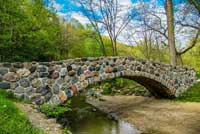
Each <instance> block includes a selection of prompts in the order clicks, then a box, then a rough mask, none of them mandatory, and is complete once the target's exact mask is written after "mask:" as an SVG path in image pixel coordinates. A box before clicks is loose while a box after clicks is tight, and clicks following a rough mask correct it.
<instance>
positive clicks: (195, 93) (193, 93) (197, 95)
mask: <svg viewBox="0 0 200 134" xmlns="http://www.w3.org/2000/svg"><path fill="white" fill-rule="evenodd" d="M175 100H177V101H182V102H200V82H199V83H197V84H195V85H194V86H193V87H191V88H190V89H188V91H187V92H185V93H184V94H183V95H182V96H180V97H179V98H176V99H175Z"/></svg>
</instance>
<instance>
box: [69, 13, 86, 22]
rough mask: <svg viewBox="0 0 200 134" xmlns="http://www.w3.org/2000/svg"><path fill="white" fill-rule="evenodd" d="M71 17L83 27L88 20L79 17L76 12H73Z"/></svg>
mask: <svg viewBox="0 0 200 134" xmlns="http://www.w3.org/2000/svg"><path fill="white" fill-rule="evenodd" d="M71 17H72V18H75V19H77V20H78V21H79V22H80V23H82V24H83V25H85V24H88V23H89V20H88V19H87V18H86V17H84V16H83V15H81V14H79V13H77V12H73V13H72V15H71Z"/></svg>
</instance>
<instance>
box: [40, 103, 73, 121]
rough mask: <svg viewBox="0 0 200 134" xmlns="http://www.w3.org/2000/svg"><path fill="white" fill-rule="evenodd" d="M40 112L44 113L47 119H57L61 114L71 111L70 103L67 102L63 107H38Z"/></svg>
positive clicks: (44, 105) (47, 105)
mask: <svg viewBox="0 0 200 134" xmlns="http://www.w3.org/2000/svg"><path fill="white" fill-rule="evenodd" d="M40 110H41V112H42V113H45V114H46V115H47V116H48V117H53V118H57V117H58V116H59V115H61V114H64V113H66V112H69V111H72V109H71V101H70V100H69V101H67V102H66V103H65V104H63V105H52V104H47V103H45V104H43V105H41V106H40Z"/></svg>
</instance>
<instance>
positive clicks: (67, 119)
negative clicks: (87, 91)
mask: <svg viewBox="0 0 200 134" xmlns="http://www.w3.org/2000/svg"><path fill="white" fill-rule="evenodd" d="M71 101H72V103H71V104H72V112H69V113H66V114H63V115H62V116H60V117H59V118H58V121H59V122H60V123H61V124H63V125H64V126H65V127H67V128H68V129H69V130H70V131H71V132H72V134H139V133H140V131H138V130H137V129H135V128H134V127H133V126H132V125H131V124H129V123H127V122H125V121H121V120H116V119H114V118H113V117H112V116H111V115H108V114H105V113H103V112H101V111H100V110H98V109H96V108H95V107H93V106H91V105H90V104H87V103H86V102H85V96H81V95H79V96H76V97H73V99H72V100H71Z"/></svg>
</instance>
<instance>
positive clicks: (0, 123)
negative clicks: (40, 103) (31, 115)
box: [0, 90, 43, 134]
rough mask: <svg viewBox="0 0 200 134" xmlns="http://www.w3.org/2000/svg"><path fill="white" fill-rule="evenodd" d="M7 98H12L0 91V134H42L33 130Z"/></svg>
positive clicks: (25, 118)
mask: <svg viewBox="0 0 200 134" xmlns="http://www.w3.org/2000/svg"><path fill="white" fill-rule="evenodd" d="M7 97H12V96H10V94H7V93H6V92H5V91H3V90H0V118H1V119H0V133H1V134H42V133H43V132H42V131H41V130H38V129H36V128H34V127H33V126H32V125H31V123H30V122H29V120H28V118H27V117H26V115H25V114H24V113H23V112H21V111H20V110H19V109H18V108H17V107H16V106H15V105H14V103H13V102H12V101H10V100H9V99H8V98H7Z"/></svg>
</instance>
